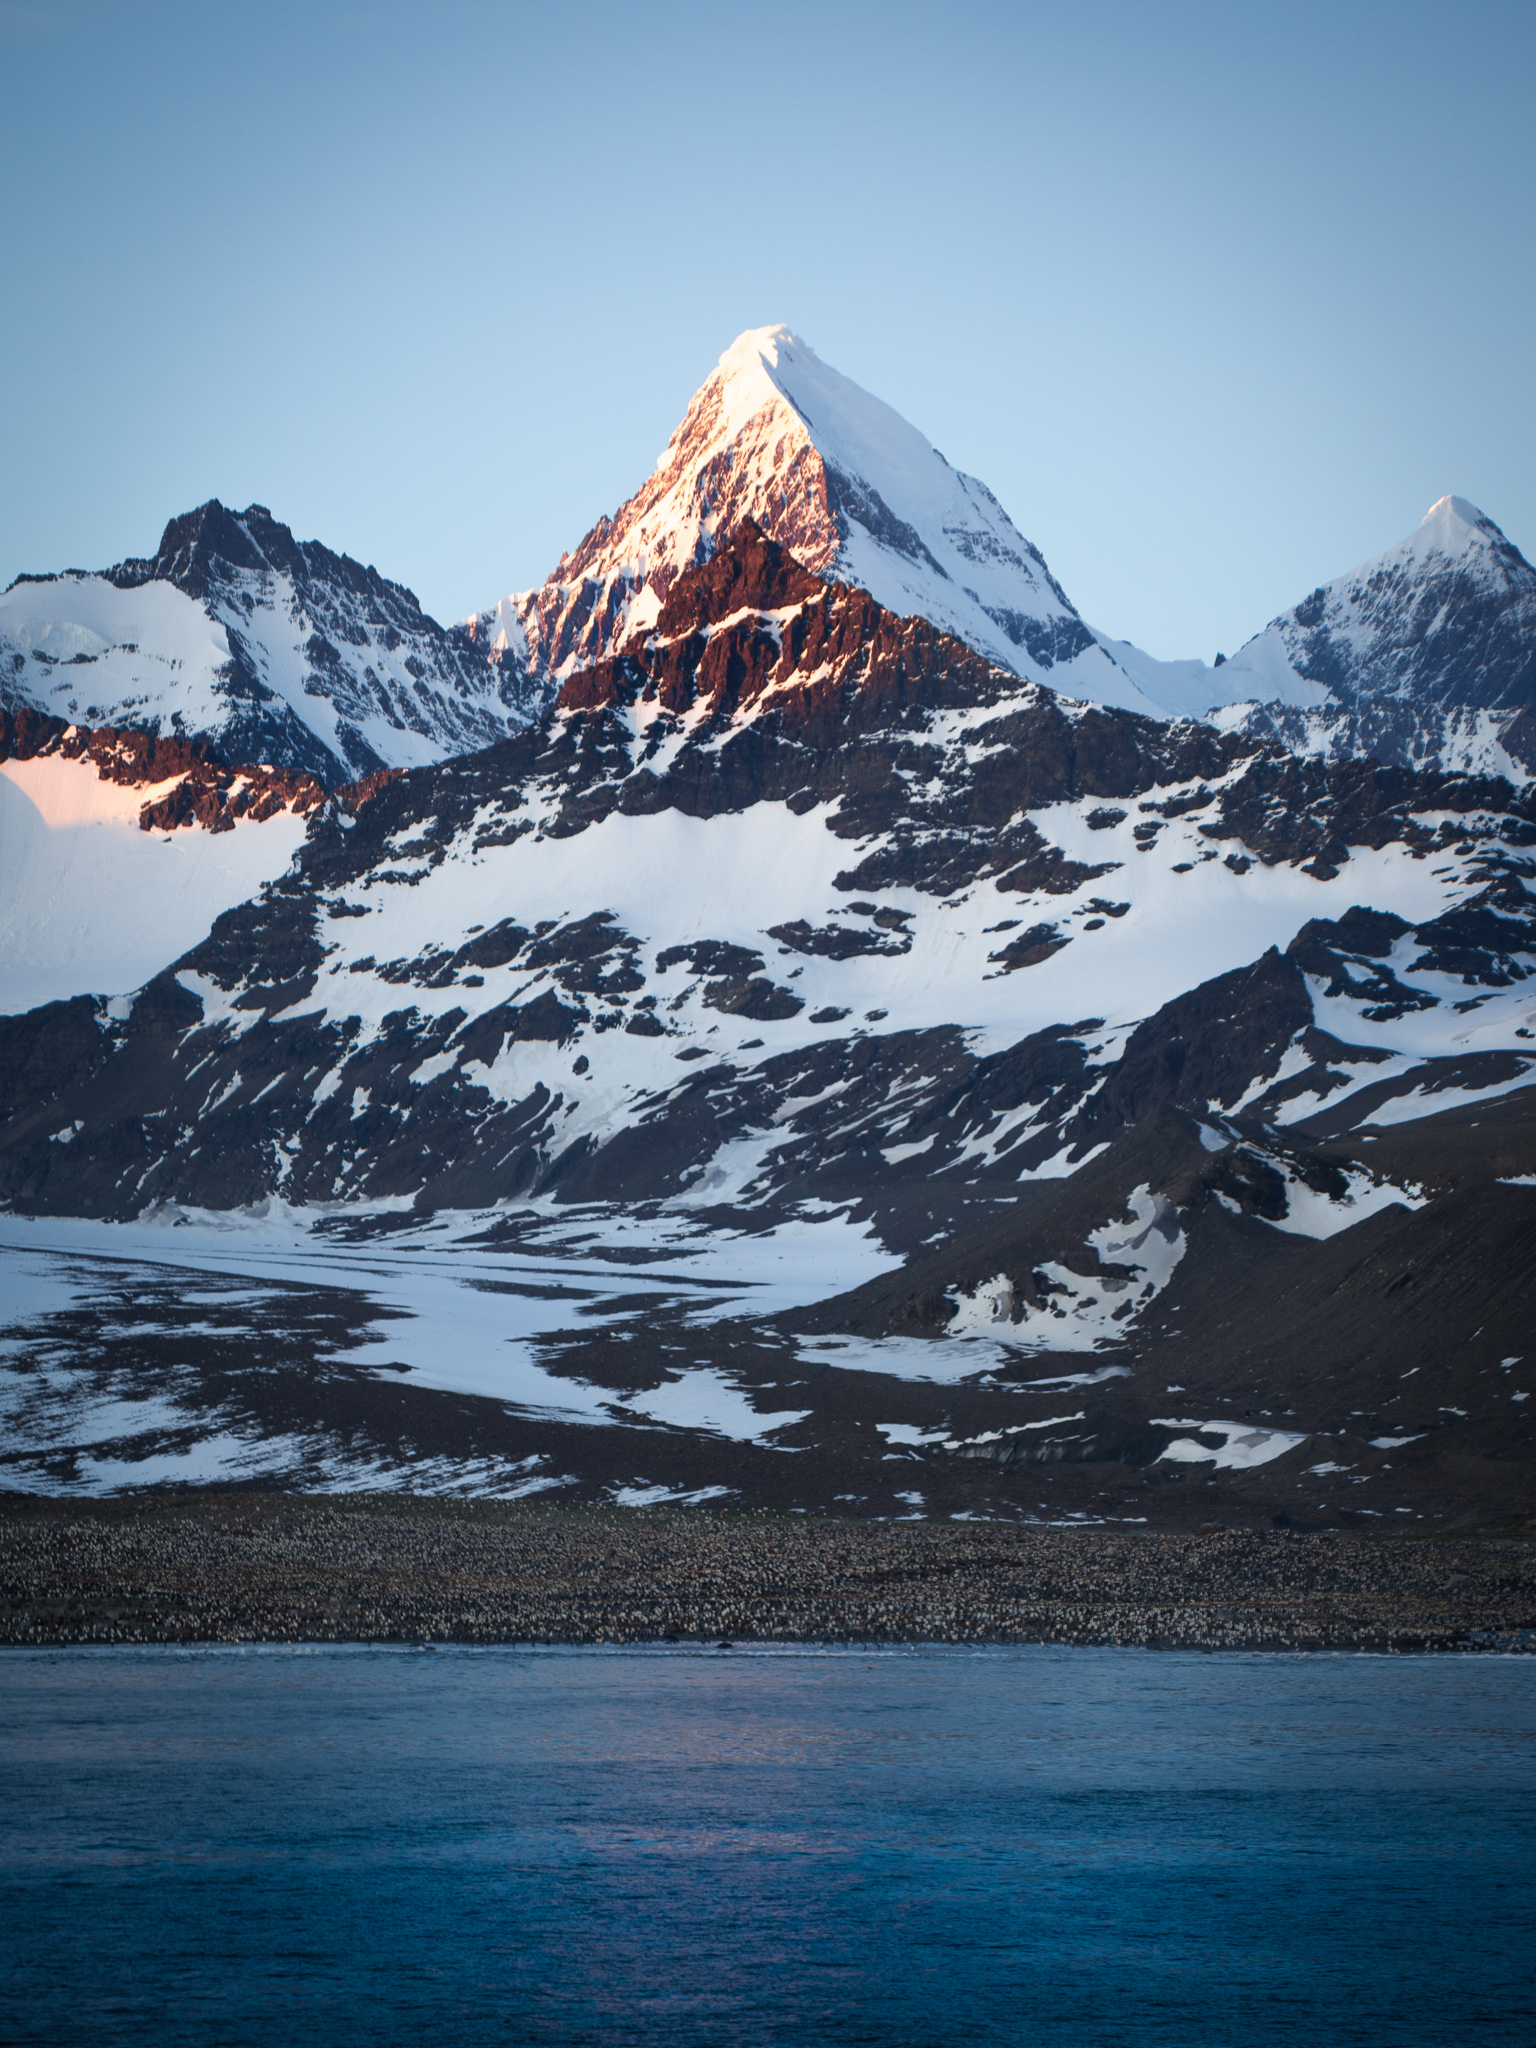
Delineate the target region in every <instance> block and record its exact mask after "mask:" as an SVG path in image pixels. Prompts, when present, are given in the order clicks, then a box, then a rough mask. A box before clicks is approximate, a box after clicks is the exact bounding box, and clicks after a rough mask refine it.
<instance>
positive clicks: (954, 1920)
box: [0, 1647, 1536, 2048]
mask: <svg viewBox="0 0 1536 2048" xmlns="http://www.w3.org/2000/svg"><path fill="white" fill-rule="evenodd" d="M1533 1710H1536V1659H1528V1658H1497V1657H1462V1658H1407V1657H1401V1658H1399V1657H1354V1656H1277V1655H1265V1656H1200V1655H1181V1654H1167V1653H1163V1654H1157V1653H1147V1652H1136V1651H1113V1650H1086V1649H1083V1650H1059V1649H994V1650H945V1649H922V1648H917V1649H910V1650H890V1651H884V1652H866V1651H860V1650H848V1649H836V1650H826V1651H811V1650H803V1651H794V1650H764V1649H747V1648H736V1649H733V1650H701V1649H696V1648H686V1647H679V1648H662V1647H658V1648H656V1649H654V1650H637V1651H619V1650H591V1651H581V1650H566V1651H560V1650H542V1651H541V1650H529V1649H509V1650H469V1649H451V1648H440V1649H434V1650H416V1651H412V1650H405V1649H400V1650H390V1649H330V1648H318V1649H317V1648H307V1649H244V1650H238V1649H193V1650H164V1649H162V1650H148V1651H139V1650H90V1649H82V1650H63V1651H8V1652H4V1653H0V1745H3V1758H0V2038H3V2039H4V2041H6V2042H7V2043H11V2044H17V2043H28V2042H37V2043H47V2044H49V2048H60V2044H69V2043H75V2042H91V2043H93V2044H95V2043H109V2044H120V2043H138V2042H144V2043H151V2042H152V2043H155V2044H156V2048H174V2044H179V2043H199V2044H201V2043H219V2044H244V2043H251V2044H258V2043H259V2044H261V2048H281V2044H287V2043H305V2044H310V2043H313V2044H317V2048H318V2044H323V2048H329V2044H332V2043H342V2044H345V2043H353V2042H358V2043H362V2042H368V2043H372V2042H399V2043H412V2044H417V2043H433V2042H439V2041H441V2042H453V2043H479V2042H498V2043H508V2042H510V2043H519V2042H530V2043H630V2042H635V2043H666V2044H672V2043H686V2044H698V2048H729V2044H736V2043H742V2044H758V2043H773V2044H778V2043H783V2044H785V2048H789V2044H793V2048H816V2044H821V2043H839V2044H842V2043H870V2044H876V2048H907V2044H912V2048H934V2044H951V2043H953V2044H970V2043H993V2042H999V2043H1001V2042H1006V2043H1010V2044H1015V2043H1016V2044H1034V2043H1040V2044H1052V2048H1055V2044H1067V2043H1071V2044H1085V2048H1088V2044H1091V2048H1120V2044H1125V2048H1151V2044H1154V2043H1157V2044H1162V2043H1168V2044H1179V2048H1197V2044H1198V2048H1204V2044H1221V2048H1259V2044H1263V2048H1269V2044H1292V2043H1297V2044H1300V2043H1307V2044H1311V2043H1317V2044H1328V2048H1337V2044H1343V2043H1361V2044H1369V2048H1388V2044H1393V2043H1447V2044H1449V2043H1456V2044H1458V2048H1459V2044H1465V2043H1468V2042H1478V2043H1487V2044H1505V2043H1508V2044H1511V2048H1513V2044H1519V2048H1529V2044H1530V2043H1531V2042H1533V2041H1536V1996H1533V1988H1532V1972H1533V1960H1536V1944H1533V1934H1536V1927H1533V1879H1536V1741H1533V1731H1536V1711H1533Z"/></svg>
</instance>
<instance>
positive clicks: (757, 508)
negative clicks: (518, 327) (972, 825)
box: [470, 327, 1155, 711]
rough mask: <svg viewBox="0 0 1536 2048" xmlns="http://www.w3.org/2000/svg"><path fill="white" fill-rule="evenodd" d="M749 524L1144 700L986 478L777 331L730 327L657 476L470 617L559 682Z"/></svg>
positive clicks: (1015, 657) (888, 592) (1006, 648)
mask: <svg viewBox="0 0 1536 2048" xmlns="http://www.w3.org/2000/svg"><path fill="white" fill-rule="evenodd" d="M743 520H751V521H753V522H754V523H755V524H756V525H757V526H758V527H760V528H761V529H762V530H763V532H765V533H766V534H768V535H769V536H770V537H771V538H772V539H774V540H776V541H778V542H779V543H780V544H781V545H782V546H784V547H787V548H788V549H789V550H790V551H791V552H792V553H793V554H794V556H795V557H796V559H797V560H799V561H800V562H802V563H803V564H804V565H805V567H806V568H808V569H810V570H811V571H813V572H814V573H815V574H816V575H818V576H821V577H824V578H826V579H828V580H830V581H835V582H840V583H847V584H853V585H857V586H859V587H861V588H863V589H865V590H867V591H868V592H869V593H870V595H871V596H872V597H874V598H875V599H876V600H877V601H878V602H879V603H880V604H881V605H882V606H884V607H885V608H886V609H887V610H888V611H891V612H894V613H896V614H898V615H900V616H904V617H911V616H918V617H922V618H926V619H928V620H930V621H931V622H932V623H933V624H934V625H936V626H938V627H940V628H941V629H943V630H944V631H945V632H948V633H953V634H955V635H956V636H957V637H958V638H960V639H962V640H965V641H966V642H968V644H969V645H970V646H972V647H973V648H975V649H976V650H977V651H978V652H979V653H981V654H984V655H986V656H988V657H989V658H990V659H991V660H994V661H998V662H1002V663H1004V664H1005V665H1006V666H1007V667H1009V668H1010V669H1012V670H1013V671H1014V672H1015V673H1016V674H1018V675H1020V676H1023V677H1025V678H1026V679H1030V680H1036V681H1041V680H1049V681H1050V682H1051V683H1052V684H1053V685H1054V686H1055V687H1057V688H1059V689H1062V690H1065V691H1066V692H1067V693H1068V694H1071V695H1075V696H1080V697H1091V698H1094V699H1096V700H1098V701H1100V702H1104V703H1111V704H1119V705H1123V706H1126V707H1128V708H1131V709H1135V710H1141V711H1151V710H1153V709H1154V708H1155V707H1154V706H1153V705H1152V704H1151V703H1149V702H1148V701H1147V700H1146V699H1145V697H1144V696H1143V695H1142V693H1141V692H1140V691H1139V690H1138V689H1137V687H1136V685H1135V684H1134V683H1133V682H1132V681H1131V680H1130V679H1129V678H1128V677H1127V676H1126V674H1125V673H1124V671H1123V670H1122V669H1121V668H1120V667H1119V666H1118V665H1117V664H1116V662H1115V661H1114V658H1113V657H1112V656H1111V655H1108V654H1106V653H1105V651H1104V649H1103V648H1102V647H1101V646H1100V645H1099V643H1098V642H1097V641H1096V639H1095V637H1094V635H1093V634H1092V633H1091V632H1090V631H1089V630H1088V628H1087V627H1086V626H1085V625H1084V624H1083V622H1082V620H1081V619H1080V618H1079V617H1078V614H1077V612H1076V610H1075V609H1074V608H1073V606H1072V604H1071V602H1070V601H1069V599H1068V598H1067V596H1066V593H1065V592H1064V591H1063V590H1062V588H1061V586H1060V585H1059V584H1058V583H1057V582H1056V580H1055V578H1054V577H1053V576H1052V575H1051V573H1050V571H1049V569H1048V568H1047V567H1046V565H1045V562H1044V560H1043V559H1042V557H1041V555H1040V552H1039V550H1038V549H1037V548H1035V547H1034V546H1033V545H1032V544H1031V543H1030V542H1029V541H1027V540H1026V539H1025V538H1024V536H1023V535H1022V534H1021V533H1020V532H1019V531H1018V529H1017V528H1016V527H1015V526H1014V524H1013V522H1012V521H1011V520H1010V519H1009V517H1008V515H1007V513H1006V512H1005V511H1004V510H1003V508H1002V506H1001V505H1000V504H999V503H998V501H997V499H996V498H995V497H994V496H993V495H992V493H991V491H989V490H988V489H987V487H986V485H985V484H983V483H979V482H978V481H977V480H976V479H975V478H974V477H968V476H965V475H963V474H962V473H961V472H960V471H959V470H956V469H952V468H951V467H950V465H949V464H948V463H947V462H946V461H945V459H944V457H943V456H942V455H940V454H939V452H938V451H937V449H935V448H933V447H932V446H931V445H930V444H929V443H928V441H927V440H925V439H924V437H923V436H922V435H921V434H920V433H919V432H918V431H917V429H916V428H915V427H912V426H910V425H908V423H907V422H906V421H905V420H904V419H903V418H902V417H901V415H900V414H899V413H897V412H894V411H893V410H892V409H891V407H890V406H888V405H886V404H884V403H883V402H882V401H881V400H880V399H878V398H874V397H872V396H871V395H870V394H869V393H868V392H867V391H864V390H861V389H860V387H859V386H858V385H857V384H854V383H852V382H851V381H850V380H849V379H848V378H846V377H843V376H841V375H839V373H838V372H837V371H836V370H834V369H832V368H830V367H829V366H828V365H827V364H826V363H823V362H822V361H821V360H820V358H819V357H818V356H817V355H816V353H815V352H814V350H812V349H811V348H810V347H809V346H808V345H807V344H806V343H805V342H803V341H801V340H800V338H799V337H798V336H797V335H795V334H792V333H791V332H790V330H789V329H788V328H787V327H760V328H754V329H752V330H751V331H750V332H748V333H746V334H743V335H741V336H740V337H739V338H738V339H737V340H736V341H735V342H733V343H732V345H731V347H730V348H728V349H727V350H726V352H725V354H724V355H723V356H722V357H721V358H720V362H719V365H718V366H717V368H716V369H715V371H714V373H713V375H712V376H711V377H710V378H709V379H708V380H707V382H706V383H704V384H703V385H702V386H701V388H700V389H699V390H698V392H697V393H696V394H695V395H694V398H693V401H692V403H691V404H690V405H689V407H688V411H687V414H686V415H685V417H684V419H683V422H682V424H681V425H680V426H679V427H678V429H677V431H676V432H675V433H674V434H673V436H672V439H671V440H670V441H669V442H668V444H667V447H666V449H665V450H664V452H663V454H662V456H661V458H660V460H659V462H658V463H657V465H656V468H655V470H654V471H653V472H652V474H651V475H650V476H649V477H648V478H647V480H646V482H645V483H644V484H643V485H642V486H641V488H640V489H639V490H638V491H637V492H636V493H635V495H634V496H633V497H632V498H631V499H629V501H628V502H627V503H626V504H624V505H622V506H621V507H620V508H619V510H618V511H617V512H616V513H615V514H614V516H613V518H611V519H607V518H604V519H600V520H599V521H598V523H597V525H596V526H594V527H593V528H592V530H591V532H590V533H589V534H588V535H587V536H586V538H585V539H584V540H583V541H582V542H581V544H580V546H579V547H577V548H576V549H575V551H574V552H573V553H571V554H568V555H565V556H563V557H562V558H561V560H560V563H559V564H558V566H557V567H556V569H555V571H554V573H553V575H552V576H550V577H549V579H548V581H547V582H545V583H543V584H542V585H540V587H539V588H538V589H537V590H532V591H525V592H520V593H516V594H514V595H513V596H511V597H509V598H506V599H505V600H503V602H502V603H501V604H499V605H498V606H496V607H495V608H494V610H492V611H489V612H485V613H482V614H481V615H480V617H479V618H477V619H476V620H475V621H473V622H472V625H471V628H470V630H471V632H472V633H473V635H474V637H475V638H476V640H477V641H478V642H479V644H480V645H482V646H483V647H485V648H486V649H487V651H488V652H489V653H490V655H491V656H492V658H493V659H494V658H496V657H497V656H506V657H510V658H512V659H513V660H515V661H526V663H527V666H528V668H529V670H530V672H531V673H533V674H534V675H536V676H540V677H545V678H549V679H552V680H554V681H561V680H563V679H564V678H565V677H567V676H569V675H571V674H573V673H574V672H575V671H576V670H578V669H582V668H587V667H590V666H592V665H593V664H594V663H596V662H599V661H602V660H604V659H606V658H608V657H609V656H611V655H613V654H615V653H616V652H617V651H618V650H619V649H620V648H621V647H622V646H623V645H624V644H625V642H626V641H629V640H632V639H634V638H635V637H636V636H637V635H640V634H643V633H645V632H648V631H649V630H650V628H651V626H652V625H653V624H654V622H655V619H656V617H657V615H658V613H659V612H660V609H661V606H662V605H663V603H664V602H665V600H666V597H667V593H668V592H669V590H670V589H671V587H672V584H673V583H674V582H675V580H676V579H677V577H678V575H679V574H680V573H681V572H682V571H683V570H684V569H686V568H688V567H689V566H690V565H692V564H695V563H698V562H702V561H705V560H707V559H708V558H709V556H710V554H711V553H712V551H713V549H714V547H715V545H716V543H717V540H718V539H720V538H723V537H724V535H725V534H727V533H729V532H730V531H731V530H732V529H734V528H735V527H737V526H738V525H740V524H741V522H742V521H743Z"/></svg>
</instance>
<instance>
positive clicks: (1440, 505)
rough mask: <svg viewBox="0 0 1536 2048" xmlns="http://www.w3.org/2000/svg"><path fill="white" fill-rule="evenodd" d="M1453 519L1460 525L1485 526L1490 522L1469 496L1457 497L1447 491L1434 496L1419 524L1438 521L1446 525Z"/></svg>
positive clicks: (1424, 524)
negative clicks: (1441, 495)
mask: <svg viewBox="0 0 1536 2048" xmlns="http://www.w3.org/2000/svg"><path fill="white" fill-rule="evenodd" d="M1453 520H1454V521H1456V522H1457V523H1458V524H1460V525H1462V526H1487V525H1489V524H1490V523H1491V522H1490V521H1489V518H1488V515H1487V513H1486V512H1483V511H1481V510H1480V509H1479V507H1477V506H1476V505H1474V504H1473V502H1472V500H1471V499H1470V498H1458V497H1456V496H1455V495H1454V494H1453V493H1448V494H1447V495H1446V496H1445V497H1443V498H1436V500H1435V502H1434V503H1433V505H1431V506H1430V508H1429V510H1428V511H1427V512H1426V513H1425V514H1424V517H1423V518H1422V519H1421V520H1420V521H1419V524H1420V526H1434V525H1437V524H1440V523H1444V524H1447V525H1448V524H1450V522H1452V521H1453Z"/></svg>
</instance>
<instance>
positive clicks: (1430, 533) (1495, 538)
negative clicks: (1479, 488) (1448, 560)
mask: <svg viewBox="0 0 1536 2048" xmlns="http://www.w3.org/2000/svg"><path fill="white" fill-rule="evenodd" d="M1501 542H1502V543H1503V545H1504V546H1505V547H1508V545H1509V543H1508V541H1506V540H1505V539H1504V536H1503V534H1502V533H1501V532H1500V531H1499V529H1498V527H1496V526H1495V525H1494V523H1493V521H1492V520H1491V519H1490V518H1489V517H1488V515H1487V513H1486V512H1483V511H1480V510H1479V508H1478V507H1477V506H1476V505H1474V504H1473V503H1472V501H1471V499H1470V498H1458V497H1457V496H1456V495H1455V494H1454V493H1453V492H1448V493H1447V494H1446V496H1445V497H1443V498H1436V500H1435V502H1434V504H1433V505H1431V506H1430V508H1429V510H1428V511H1427V512H1426V513H1425V514H1424V517H1423V518H1422V519H1421V520H1420V521H1419V524H1418V526H1417V528H1416V529H1415V530H1414V532H1412V533H1411V534H1410V535H1409V536H1408V538H1407V540H1405V541H1404V542H1403V544H1402V546H1403V549H1406V550H1408V551H1410V552H1411V554H1412V556H1413V559H1414V560H1415V561H1416V562H1427V561H1429V559H1430V558H1431V557H1432V556H1434V555H1461V554H1465V553H1466V551H1467V550H1468V548H1473V547H1488V546H1490V545H1492V546H1497V545H1498V544H1499V543H1501ZM1401 551H1402V550H1399V551H1398V552H1401ZM1381 559H1383V560H1385V559H1386V557H1385V556H1383V557H1382V558H1381Z"/></svg>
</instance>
